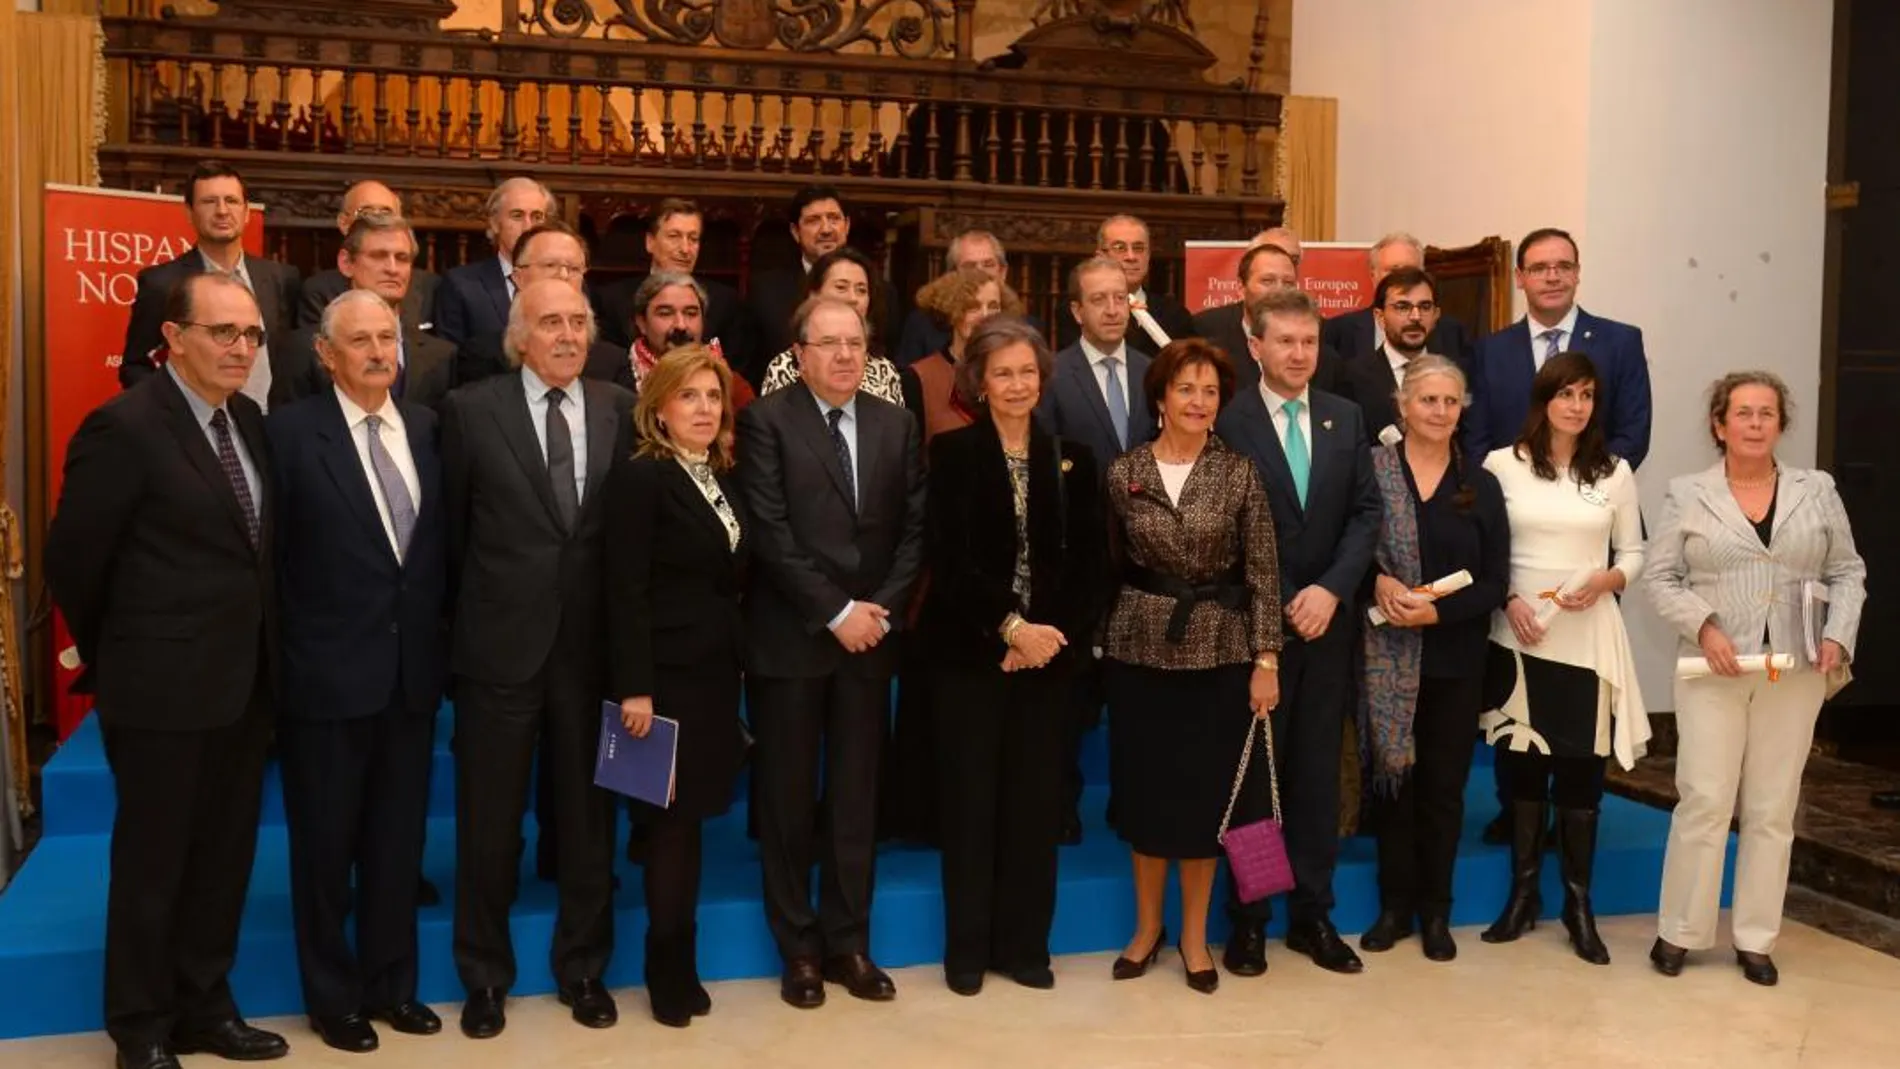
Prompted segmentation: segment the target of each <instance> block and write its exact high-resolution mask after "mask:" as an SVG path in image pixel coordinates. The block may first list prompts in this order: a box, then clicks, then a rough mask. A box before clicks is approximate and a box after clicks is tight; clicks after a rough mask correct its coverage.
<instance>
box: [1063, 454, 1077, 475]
mask: <svg viewBox="0 0 1900 1069" xmlns="http://www.w3.org/2000/svg"><path fill="white" fill-rule="evenodd" d="M1074 470H1075V461H1073V460H1070V459H1069V458H1068V457H1063V458H1062V471H1063V474H1065V475H1066V474H1067V473H1069V472H1072V471H1074Z"/></svg>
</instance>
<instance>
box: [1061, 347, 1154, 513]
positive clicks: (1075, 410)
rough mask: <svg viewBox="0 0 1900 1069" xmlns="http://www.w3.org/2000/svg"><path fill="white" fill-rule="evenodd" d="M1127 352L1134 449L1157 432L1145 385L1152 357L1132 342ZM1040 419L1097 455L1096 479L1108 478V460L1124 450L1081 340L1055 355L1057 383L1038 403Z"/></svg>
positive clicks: (1130, 434) (1131, 444) (1125, 370)
mask: <svg viewBox="0 0 1900 1069" xmlns="http://www.w3.org/2000/svg"><path fill="white" fill-rule="evenodd" d="M1127 354H1128V366H1127V367H1125V368H1123V369H1122V373H1123V374H1124V375H1126V376H1128V445H1129V447H1130V448H1133V447H1134V446H1137V445H1140V444H1141V443H1143V442H1145V441H1148V440H1149V439H1151V438H1153V437H1154V436H1155V417H1154V413H1153V412H1152V411H1150V410H1149V407H1148V395H1147V394H1146V393H1145V392H1143V390H1142V386H1141V380H1142V379H1143V378H1145V377H1146V376H1147V374H1148V363H1149V360H1148V356H1147V354H1146V353H1143V352H1141V351H1139V350H1137V349H1135V348H1134V347H1133V346H1130V347H1129V348H1128V349H1127ZM1036 418H1037V419H1038V420H1039V421H1040V422H1041V423H1042V425H1043V427H1044V428H1045V429H1046V430H1048V431H1049V433H1051V434H1060V435H1062V436H1063V437H1064V438H1066V439H1068V440H1069V441H1073V442H1079V443H1081V444H1082V445H1085V446H1087V447H1088V449H1089V452H1090V453H1092V454H1094V457H1095V464H1094V465H1093V467H1094V470H1095V473H1096V478H1097V480H1098V481H1099V480H1100V479H1102V478H1106V477H1107V474H1108V462H1109V461H1111V460H1114V459H1115V458H1116V457H1118V456H1121V455H1122V453H1123V452H1124V450H1123V449H1122V447H1121V443H1120V442H1119V441H1117V440H1116V439H1115V424H1114V423H1113V422H1111V421H1110V420H1109V418H1108V402H1107V401H1106V400H1104V399H1103V398H1102V387H1101V385H1100V384H1099V383H1097V382H1096V381H1095V369H1093V368H1091V367H1090V366H1089V358H1088V357H1087V356H1086V355H1085V354H1084V353H1083V352H1082V346H1081V344H1080V343H1077V344H1075V345H1071V346H1069V347H1068V348H1066V349H1064V350H1062V351H1061V352H1059V353H1057V354H1056V355H1055V372H1054V375H1053V381H1052V382H1050V383H1049V385H1048V387H1047V388H1045V389H1044V390H1043V393H1042V400H1041V401H1040V402H1039V403H1038V404H1037V405H1036Z"/></svg>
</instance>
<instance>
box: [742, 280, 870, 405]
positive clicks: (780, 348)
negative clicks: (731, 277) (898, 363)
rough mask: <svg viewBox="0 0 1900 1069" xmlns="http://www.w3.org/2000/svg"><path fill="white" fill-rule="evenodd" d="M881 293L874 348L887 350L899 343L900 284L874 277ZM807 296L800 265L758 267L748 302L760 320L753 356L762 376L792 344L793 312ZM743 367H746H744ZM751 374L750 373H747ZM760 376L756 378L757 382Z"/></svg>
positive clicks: (755, 382)
mask: <svg viewBox="0 0 1900 1069" xmlns="http://www.w3.org/2000/svg"><path fill="white" fill-rule="evenodd" d="M871 284H872V285H873V286H877V287H878V288H879V289H880V290H882V291H883V292H882V293H881V295H880V297H879V300H878V304H879V306H880V307H882V308H883V310H884V315H883V318H882V319H881V320H880V321H879V322H876V323H873V324H871V331H872V333H873V335H874V338H873V340H872V346H871V347H872V349H874V350H875V351H877V352H883V351H885V350H887V349H889V348H890V347H891V346H893V345H895V344H897V332H898V324H899V323H900V322H902V320H900V319H899V318H898V316H899V315H900V314H901V313H900V311H899V307H898V303H897V302H898V295H897V287H896V286H893V285H891V283H890V280H889V279H886V278H884V277H883V276H882V275H880V276H878V277H877V278H874V279H872V280H871ZM804 300H805V274H804V272H802V271H800V270H799V269H798V268H796V267H777V268H769V269H766V270H761V271H756V272H754V273H753V275H752V279H751V281H750V282H748V283H747V284H746V303H747V304H749V305H751V306H752V317H753V322H754V323H755V324H756V328H757V332H758V333H757V337H758V339H759V340H758V344H755V345H754V347H753V349H754V351H753V353H752V354H751V355H752V356H753V358H754V359H755V360H756V361H757V362H758V374H759V376H760V377H761V378H762V377H764V374H765V365H766V364H767V363H768V362H770V360H771V359H772V357H774V356H777V355H778V354H779V353H782V352H784V351H785V350H787V349H789V348H791V345H792V313H794V312H796V311H798V306H799V304H801V303H802V302H803V301H804ZM741 370H742V371H743V370H744V369H741ZM747 377H748V378H750V376H747ZM758 381H759V380H758V379H752V382H753V383H754V384H755V385H756V384H757V383H758Z"/></svg>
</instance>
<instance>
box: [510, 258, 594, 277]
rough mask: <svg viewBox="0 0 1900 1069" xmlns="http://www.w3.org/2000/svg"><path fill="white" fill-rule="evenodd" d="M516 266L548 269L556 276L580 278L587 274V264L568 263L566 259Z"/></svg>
mask: <svg viewBox="0 0 1900 1069" xmlns="http://www.w3.org/2000/svg"><path fill="white" fill-rule="evenodd" d="M516 266H517V267H525V268H527V269H528V270H530V271H546V272H547V273H548V274H550V275H553V276H554V277H555V278H580V277H581V276H583V275H585V274H587V265H586V264H576V263H568V262H567V261H565V260H540V261H537V262H535V263H529V264H518V265H516Z"/></svg>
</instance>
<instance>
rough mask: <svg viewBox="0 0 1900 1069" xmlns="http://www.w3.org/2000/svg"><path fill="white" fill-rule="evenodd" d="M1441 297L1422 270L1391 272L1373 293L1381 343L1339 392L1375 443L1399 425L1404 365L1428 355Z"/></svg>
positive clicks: (1353, 365) (1355, 364)
mask: <svg viewBox="0 0 1900 1069" xmlns="http://www.w3.org/2000/svg"><path fill="white" fill-rule="evenodd" d="M1437 295H1438V282H1437V280H1436V279H1434V278H1432V276H1431V274H1430V273H1429V272H1427V271H1425V270H1423V269H1422V268H1417V267H1401V268H1398V269H1397V270H1394V271H1392V272H1391V273H1389V274H1387V275H1386V276H1385V277H1384V278H1382V279H1380V280H1379V284H1378V286H1377V287H1376V288H1374V289H1373V291H1372V314H1373V317H1374V318H1375V319H1376V320H1377V322H1378V326H1379V337H1380V338H1381V342H1380V345H1379V348H1378V349H1377V350H1376V351H1374V353H1373V354H1372V356H1371V357H1370V358H1368V359H1364V360H1354V361H1351V362H1349V363H1347V364H1346V369H1345V370H1346V376H1345V378H1346V381H1345V383H1344V384H1343V388H1342V389H1341V390H1340V391H1339V392H1340V394H1341V395H1342V396H1344V397H1347V398H1349V399H1351V400H1354V401H1357V402H1358V403H1359V411H1361V412H1363V413H1364V414H1365V417H1366V432H1367V433H1368V434H1370V435H1371V436H1372V438H1373V440H1375V441H1377V440H1378V438H1379V436H1380V435H1381V434H1382V433H1384V432H1385V429H1386V428H1387V427H1397V425H1398V422H1399V407H1398V402H1397V401H1396V400H1394V395H1395V394H1396V393H1397V391H1398V388H1399V383H1401V382H1403V381H1404V380H1405V365H1407V364H1409V363H1411V362H1412V361H1413V359H1415V358H1416V357H1418V356H1420V355H1422V354H1423V353H1424V352H1425V351H1426V342H1427V339H1429V338H1430V337H1431V336H1432V328H1433V327H1435V326H1437V325H1438V316H1439V312H1440V311H1441V310H1440V308H1439V307H1438V297H1437ZM1439 355H1440V356H1443V355H1445V354H1443V353H1440V354H1439ZM1474 463H1475V461H1474Z"/></svg>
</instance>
